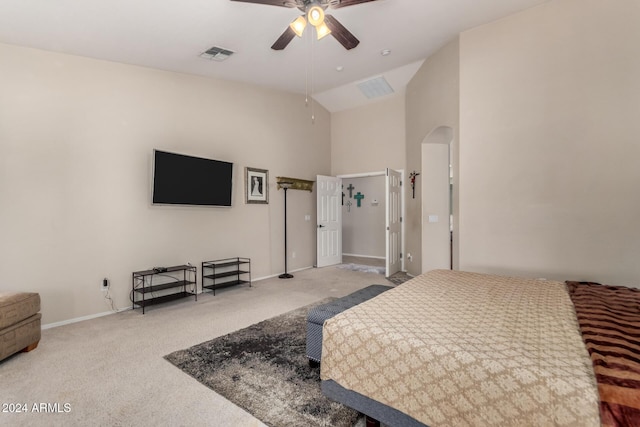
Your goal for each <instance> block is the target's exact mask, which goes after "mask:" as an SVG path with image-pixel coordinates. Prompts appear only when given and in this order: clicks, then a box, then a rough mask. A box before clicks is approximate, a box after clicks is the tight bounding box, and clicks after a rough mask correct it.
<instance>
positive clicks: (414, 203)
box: [404, 38, 459, 275]
mask: <svg viewBox="0 0 640 427" xmlns="http://www.w3.org/2000/svg"><path fill="white" fill-rule="evenodd" d="M458 121H459V43H458V39H457V38H456V39H455V40H453V41H451V42H449V43H448V44H447V45H446V46H444V47H443V48H442V49H440V50H439V51H438V52H436V53H435V54H434V55H432V56H431V57H429V58H428V59H427V60H426V61H425V63H424V64H423V65H422V67H421V68H420V70H418V73H417V74H416V75H415V76H414V78H413V79H412V80H411V82H410V83H409V85H408V86H407V95H406V135H407V140H406V144H407V149H406V152H407V160H406V161H407V169H406V173H405V176H406V177H407V178H406V181H408V177H409V174H410V173H411V172H413V171H417V172H419V173H421V172H422V149H423V144H425V143H431V141H432V140H431V139H430V138H429V137H430V136H433V135H435V134H438V130H439V129H441V128H442V127H448V128H450V132H451V134H452V140H451V144H452V159H451V162H452V165H453V170H454V178H453V180H454V197H453V210H454V231H455V230H456V229H457V217H458V200H457V199H458V161H457V155H458V154H457V153H458V142H457V137H458ZM442 142H443V141H442V140H441V138H435V143H438V144H439V143H442ZM424 178H425V174H421V175H420V176H418V177H417V179H416V197H415V198H412V197H411V187H410V186H409V185H405V189H404V196H405V200H406V216H407V217H406V221H405V227H406V235H405V236H406V239H405V240H406V246H405V253H406V254H411V260H408V259H407V260H406V262H405V268H406V269H407V271H408V272H409V273H411V274H414V275H415V274H420V273H422V272H423V271H424V269H423V259H422V256H423V254H422V247H423V242H422V233H423V227H422V224H423V220H424V218H423V212H422V210H423V209H422V187H423V179H424ZM445 191H446V190H445ZM425 212H426V213H427V214H428V212H429V211H428V209H427V210H426V211H425ZM457 240H458V237H457V233H455V232H454V267H455V266H456V265H457V264H456V263H457V258H458V257H457V251H458V242H457ZM434 244H435V245H438V246H442V244H443V243H442V242H440V243H437V242H436V243H434ZM444 244H445V245H446V246H447V247H444V248H442V247H440V248H439V250H440V251H442V250H445V251H446V250H447V249H448V244H447V242H445V243H444ZM424 245H431V246H430V249H432V250H434V251H435V250H438V248H434V247H433V245H432V244H431V242H425V244H424ZM425 255H427V254H425ZM425 265H426V266H429V265H430V264H429V263H425Z"/></svg>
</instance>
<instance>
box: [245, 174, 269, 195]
mask: <svg viewBox="0 0 640 427" xmlns="http://www.w3.org/2000/svg"><path fill="white" fill-rule="evenodd" d="M244 194H245V201H246V203H264V204H267V203H269V171H268V170H265V169H256V168H249V167H245V168H244Z"/></svg>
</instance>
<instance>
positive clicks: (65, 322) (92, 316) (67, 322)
mask: <svg viewBox="0 0 640 427" xmlns="http://www.w3.org/2000/svg"><path fill="white" fill-rule="evenodd" d="M311 268H313V267H303V268H298V269H297V270H293V271H290V272H289V273H295V272H297V271H303V270H309V269H311ZM280 274H282V273H277V274H273V275H270V276H264V277H258V278H257V279H252V280H251V283H253V282H259V281H260V280H265V279H271V278H273V277H278V276H279V275H280ZM201 293H202V290H200V291H199V292H198V294H201ZM126 310H131V307H126V308H120V309H118V310H117V311H104V312H102V313H96V314H89V315H88V316H82V317H75V318H73V319H67V320H62V321H60V322H54V323H47V324H46V325H42V326H41V329H43V330H44V329H51V328H57V327H58V326H64V325H70V324H72V323H78V322H83V321H85V320H91V319H97V318H98V317H103V316H108V315H110V314H115V313H120V312H121V311H126Z"/></svg>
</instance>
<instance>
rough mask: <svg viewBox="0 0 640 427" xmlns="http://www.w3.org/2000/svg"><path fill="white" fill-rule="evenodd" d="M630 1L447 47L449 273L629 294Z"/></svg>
mask: <svg viewBox="0 0 640 427" xmlns="http://www.w3.org/2000/svg"><path fill="white" fill-rule="evenodd" d="M639 22H640V3H639V2H638V1H637V0H616V1H602V0H559V1H552V2H549V3H546V4H544V5H542V6H540V7H536V8H534V9H530V10H528V11H525V12H523V13H520V14H517V15H514V16H512V17H509V18H507V19H503V20H501V21H498V22H495V23H492V24H489V25H485V26H483V27H479V28H476V29H474V30H471V31H467V32H465V33H463V34H462V35H461V37H460V88H461V89H460V175H461V176H460V180H461V183H460V232H461V237H460V240H461V248H460V267H461V268H462V269H465V270H473V271H486V272H497V273H508V274H517V275H522V276H531V277H547V278H553V279H561V280H564V279H582V280H593V281H599V282H606V283H611V284H619V285H635V286H638V285H640V263H639V262H638V259H639V255H640V227H639V226H638V219H639V218H640V197H639V196H638V194H640V193H639V192H638V183H640V167H638V161H639V160H640V143H639V135H640V120H638V117H639V113H640V43H638V41H639V40H640V25H638V23H639Z"/></svg>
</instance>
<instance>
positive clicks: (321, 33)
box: [316, 22, 331, 40]
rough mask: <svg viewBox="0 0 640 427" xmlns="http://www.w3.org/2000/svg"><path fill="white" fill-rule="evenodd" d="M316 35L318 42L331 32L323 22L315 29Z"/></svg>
mask: <svg viewBox="0 0 640 427" xmlns="http://www.w3.org/2000/svg"><path fill="white" fill-rule="evenodd" d="M316 34H317V35H318V40H320V39H322V38H324V37H326V36H328V35H329V34H331V30H330V29H329V27H327V24H325V23H324V22H323V23H322V24H320V25H318V26H317V27H316Z"/></svg>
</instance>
